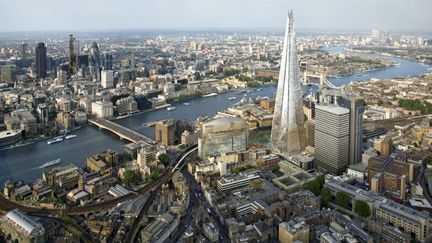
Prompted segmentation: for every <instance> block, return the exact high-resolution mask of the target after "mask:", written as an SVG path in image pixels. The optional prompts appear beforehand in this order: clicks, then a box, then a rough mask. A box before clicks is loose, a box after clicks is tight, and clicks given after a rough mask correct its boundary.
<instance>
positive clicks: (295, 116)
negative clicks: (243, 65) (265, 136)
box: [271, 11, 306, 157]
mask: <svg viewBox="0 0 432 243" xmlns="http://www.w3.org/2000/svg"><path fill="white" fill-rule="evenodd" d="M281 56H282V59H281V67H280V71H279V81H278V87H277V94H276V102H275V109H274V116H273V124H272V134H271V140H272V147H273V151H274V152H276V153H278V154H280V155H282V156H284V157H288V156H290V155H291V154H293V153H297V152H300V151H301V150H303V149H304V148H305V146H306V141H305V131H304V115H303V108H302V107H303V101H302V89H301V84H300V80H299V75H298V63H297V46H296V34H295V31H294V18H293V13H292V11H290V12H289V13H288V20H287V25H286V30H285V38H284V46H283V50H282V55H281Z"/></svg>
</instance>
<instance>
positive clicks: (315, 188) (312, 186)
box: [307, 180, 321, 196]
mask: <svg viewBox="0 0 432 243" xmlns="http://www.w3.org/2000/svg"><path fill="white" fill-rule="evenodd" d="M307 189H308V190H309V191H311V192H313V194H315V196H318V195H319V194H320V191H321V188H320V184H319V183H318V181H317V180H313V181H311V182H309V183H308V184H307Z"/></svg>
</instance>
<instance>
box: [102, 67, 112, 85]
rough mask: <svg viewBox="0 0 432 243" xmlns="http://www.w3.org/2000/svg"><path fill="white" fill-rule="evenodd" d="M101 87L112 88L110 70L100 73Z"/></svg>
mask: <svg viewBox="0 0 432 243" xmlns="http://www.w3.org/2000/svg"><path fill="white" fill-rule="evenodd" d="M101 85H102V87H104V88H105V89H106V88H112V87H113V86H114V72H113V71H111V70H103V71H102V72H101Z"/></svg>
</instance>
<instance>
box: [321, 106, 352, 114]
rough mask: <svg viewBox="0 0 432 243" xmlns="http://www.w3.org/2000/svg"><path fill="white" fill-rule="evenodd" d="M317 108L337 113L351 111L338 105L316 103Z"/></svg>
mask: <svg viewBox="0 0 432 243" xmlns="http://www.w3.org/2000/svg"><path fill="white" fill-rule="evenodd" d="M315 108H316V109H318V110H322V111H325V112H329V113H332V114H335V115H344V114H348V113H349V110H348V109H346V108H343V107H341V106H337V105H316V106H315Z"/></svg>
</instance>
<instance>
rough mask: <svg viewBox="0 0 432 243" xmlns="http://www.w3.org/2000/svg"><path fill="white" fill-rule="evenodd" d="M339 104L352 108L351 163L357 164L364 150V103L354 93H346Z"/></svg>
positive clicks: (350, 123) (350, 124)
mask: <svg viewBox="0 0 432 243" xmlns="http://www.w3.org/2000/svg"><path fill="white" fill-rule="evenodd" d="M338 104H339V105H340V106H342V107H344V108H347V109H349V110H350V122H349V126H350V141H349V163H350V164H356V163H359V162H361V160H362V150H363V113H364V110H365V108H364V105H363V102H361V101H360V100H359V99H357V98H356V96H354V95H344V96H341V97H340V98H339V99H338Z"/></svg>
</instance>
